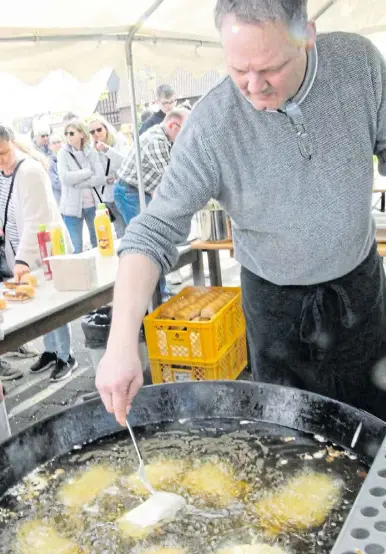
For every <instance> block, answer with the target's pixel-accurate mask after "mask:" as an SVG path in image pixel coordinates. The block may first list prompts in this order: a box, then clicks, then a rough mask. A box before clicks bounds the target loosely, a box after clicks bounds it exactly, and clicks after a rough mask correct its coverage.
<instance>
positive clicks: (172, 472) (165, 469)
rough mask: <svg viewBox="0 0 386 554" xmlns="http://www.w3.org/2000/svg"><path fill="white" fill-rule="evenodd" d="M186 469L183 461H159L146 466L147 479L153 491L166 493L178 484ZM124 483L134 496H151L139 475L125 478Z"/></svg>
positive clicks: (135, 474)
mask: <svg viewBox="0 0 386 554" xmlns="http://www.w3.org/2000/svg"><path fill="white" fill-rule="evenodd" d="M185 467H186V466H185V462H184V461H183V460H168V459H165V460H158V461H156V462H153V463H151V464H148V465H146V466H145V474H146V479H147V481H148V482H149V483H150V484H151V486H152V487H153V489H155V490H159V491H165V490H167V489H168V487H170V486H171V485H173V484H175V483H177V482H178V480H179V478H180V477H181V475H182V474H183V472H184V471H185ZM123 482H124V484H125V485H126V486H127V487H128V489H129V491H130V492H132V493H133V494H137V495H138V496H145V495H148V494H149V492H148V490H147V489H146V488H145V487H144V486H143V484H142V482H141V481H140V479H139V477H138V473H133V474H132V475H130V476H129V477H127V478H124V479H123Z"/></svg>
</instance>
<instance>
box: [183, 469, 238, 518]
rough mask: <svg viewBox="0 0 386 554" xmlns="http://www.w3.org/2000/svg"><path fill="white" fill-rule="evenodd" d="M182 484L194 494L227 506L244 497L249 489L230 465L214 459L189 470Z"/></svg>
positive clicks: (207, 500)
mask: <svg viewBox="0 0 386 554" xmlns="http://www.w3.org/2000/svg"><path fill="white" fill-rule="evenodd" d="M182 486H183V488H185V489H186V490H187V491H188V492H189V493H190V494H192V495H193V496H199V497H201V498H203V499H204V500H205V501H206V502H208V503H209V504H213V505H215V506H218V507H224V506H227V505H228V504H229V503H230V502H232V501H234V500H237V499H238V498H240V497H242V496H243V495H244V494H245V493H246V492H247V489H248V486H247V484H246V483H244V482H243V481H238V480H237V479H236V477H235V476H234V472H233V470H232V468H231V467H230V466H228V465H227V464H225V463H223V462H219V463H215V462H212V461H210V462H205V463H203V464H202V465H201V466H200V467H198V468H197V469H193V470H191V471H189V472H188V473H187V474H186V476H185V479H184V481H183V483H182Z"/></svg>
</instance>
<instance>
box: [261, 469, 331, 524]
mask: <svg viewBox="0 0 386 554" xmlns="http://www.w3.org/2000/svg"><path fill="white" fill-rule="evenodd" d="M339 494H340V484H339V482H337V481H336V480H334V479H333V478H332V477H330V476H328V475H323V474H321V473H310V474H303V475H299V476H298V477H295V478H294V479H292V480H291V481H289V482H288V483H287V484H286V485H285V486H284V487H283V488H282V489H281V490H279V491H278V492H273V493H270V494H269V495H268V496H266V497H265V498H263V499H261V500H260V501H259V502H258V503H257V504H256V510H257V515H258V517H259V523H260V525H261V526H262V527H263V528H264V529H266V530H267V531H268V533H271V534H273V535H276V534H279V533H281V532H286V531H291V530H303V529H310V528H313V527H319V526H320V525H322V524H323V523H324V521H325V519H326V518H327V516H328V514H329V512H330V511H331V510H332V508H333V507H334V506H335V505H336V504H337V502H338V500H339Z"/></svg>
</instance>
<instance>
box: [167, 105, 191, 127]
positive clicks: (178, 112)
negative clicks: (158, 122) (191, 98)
mask: <svg viewBox="0 0 386 554" xmlns="http://www.w3.org/2000/svg"><path fill="white" fill-rule="evenodd" d="M189 115H190V110H188V109H187V108H174V110H171V111H170V112H169V113H167V114H166V116H165V119H164V123H169V121H177V122H178V123H181V122H182V121H185V119H186V118H187V117H189Z"/></svg>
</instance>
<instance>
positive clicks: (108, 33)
mask: <svg viewBox="0 0 386 554" xmlns="http://www.w3.org/2000/svg"><path fill="white" fill-rule="evenodd" d="M215 2H216V0H194V1H192V0H141V2H139V1H138V0H110V1H109V2H106V0H56V2H52V0H34V1H33V2H31V0H17V1H15V2H13V3H11V2H8V3H7V8H6V10H2V13H1V17H0V71H5V72H8V73H11V74H13V75H15V76H16V77H18V78H20V79H22V80H23V81H25V82H27V83H31V84H32V83H37V82H38V81H39V80H41V79H42V78H43V77H44V76H45V75H46V74H47V73H49V72H50V71H53V70H55V69H63V70H66V71H68V72H70V73H71V74H72V75H74V76H75V77H77V78H78V79H81V80H88V79H89V78H90V77H91V75H92V74H94V73H95V71H97V70H98V69H100V68H102V67H106V66H108V67H111V68H114V69H115V70H116V71H117V73H118V75H120V76H121V77H124V76H125V75H127V72H126V71H127V68H128V70H129V77H130V90H131V105H132V106H135V105H136V102H135V90H134V78H133V77H134V66H133V59H134V60H135V69H136V71H140V70H142V69H144V70H148V69H151V70H153V71H157V69H160V68H162V71H163V74H165V68H167V69H170V72H172V71H174V69H175V68H176V67H181V66H182V67H184V68H185V69H187V70H188V71H190V72H191V73H193V74H194V75H199V74H203V73H205V72H206V71H207V70H208V69H219V68H221V67H223V61H222V53H221V48H220V46H219V42H218V33H217V31H216V29H215V28H214V24H213V9H214V5H215ZM309 15H310V18H314V19H316V20H317V28H318V31H319V32H323V31H333V30H343V31H351V32H357V33H361V34H366V35H374V34H375V33H380V34H378V40H377V42H378V44H379V46H381V47H382V41H383V36H382V32H383V31H386V9H385V0H372V1H371V6H370V5H369V3H368V2H366V1H365V0H309ZM136 117H137V116H136V110H135V109H133V118H134V121H135V122H136ZM135 139H136V140H135V144H136V150H137V162H138V172H139V181H140V182H141V167H140V163H139V154H140V151H139V142H138V136H136V137H135ZM140 189H141V192H142V187H140ZM142 196H143V193H142V194H141V201H142V205H144V198H142Z"/></svg>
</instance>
